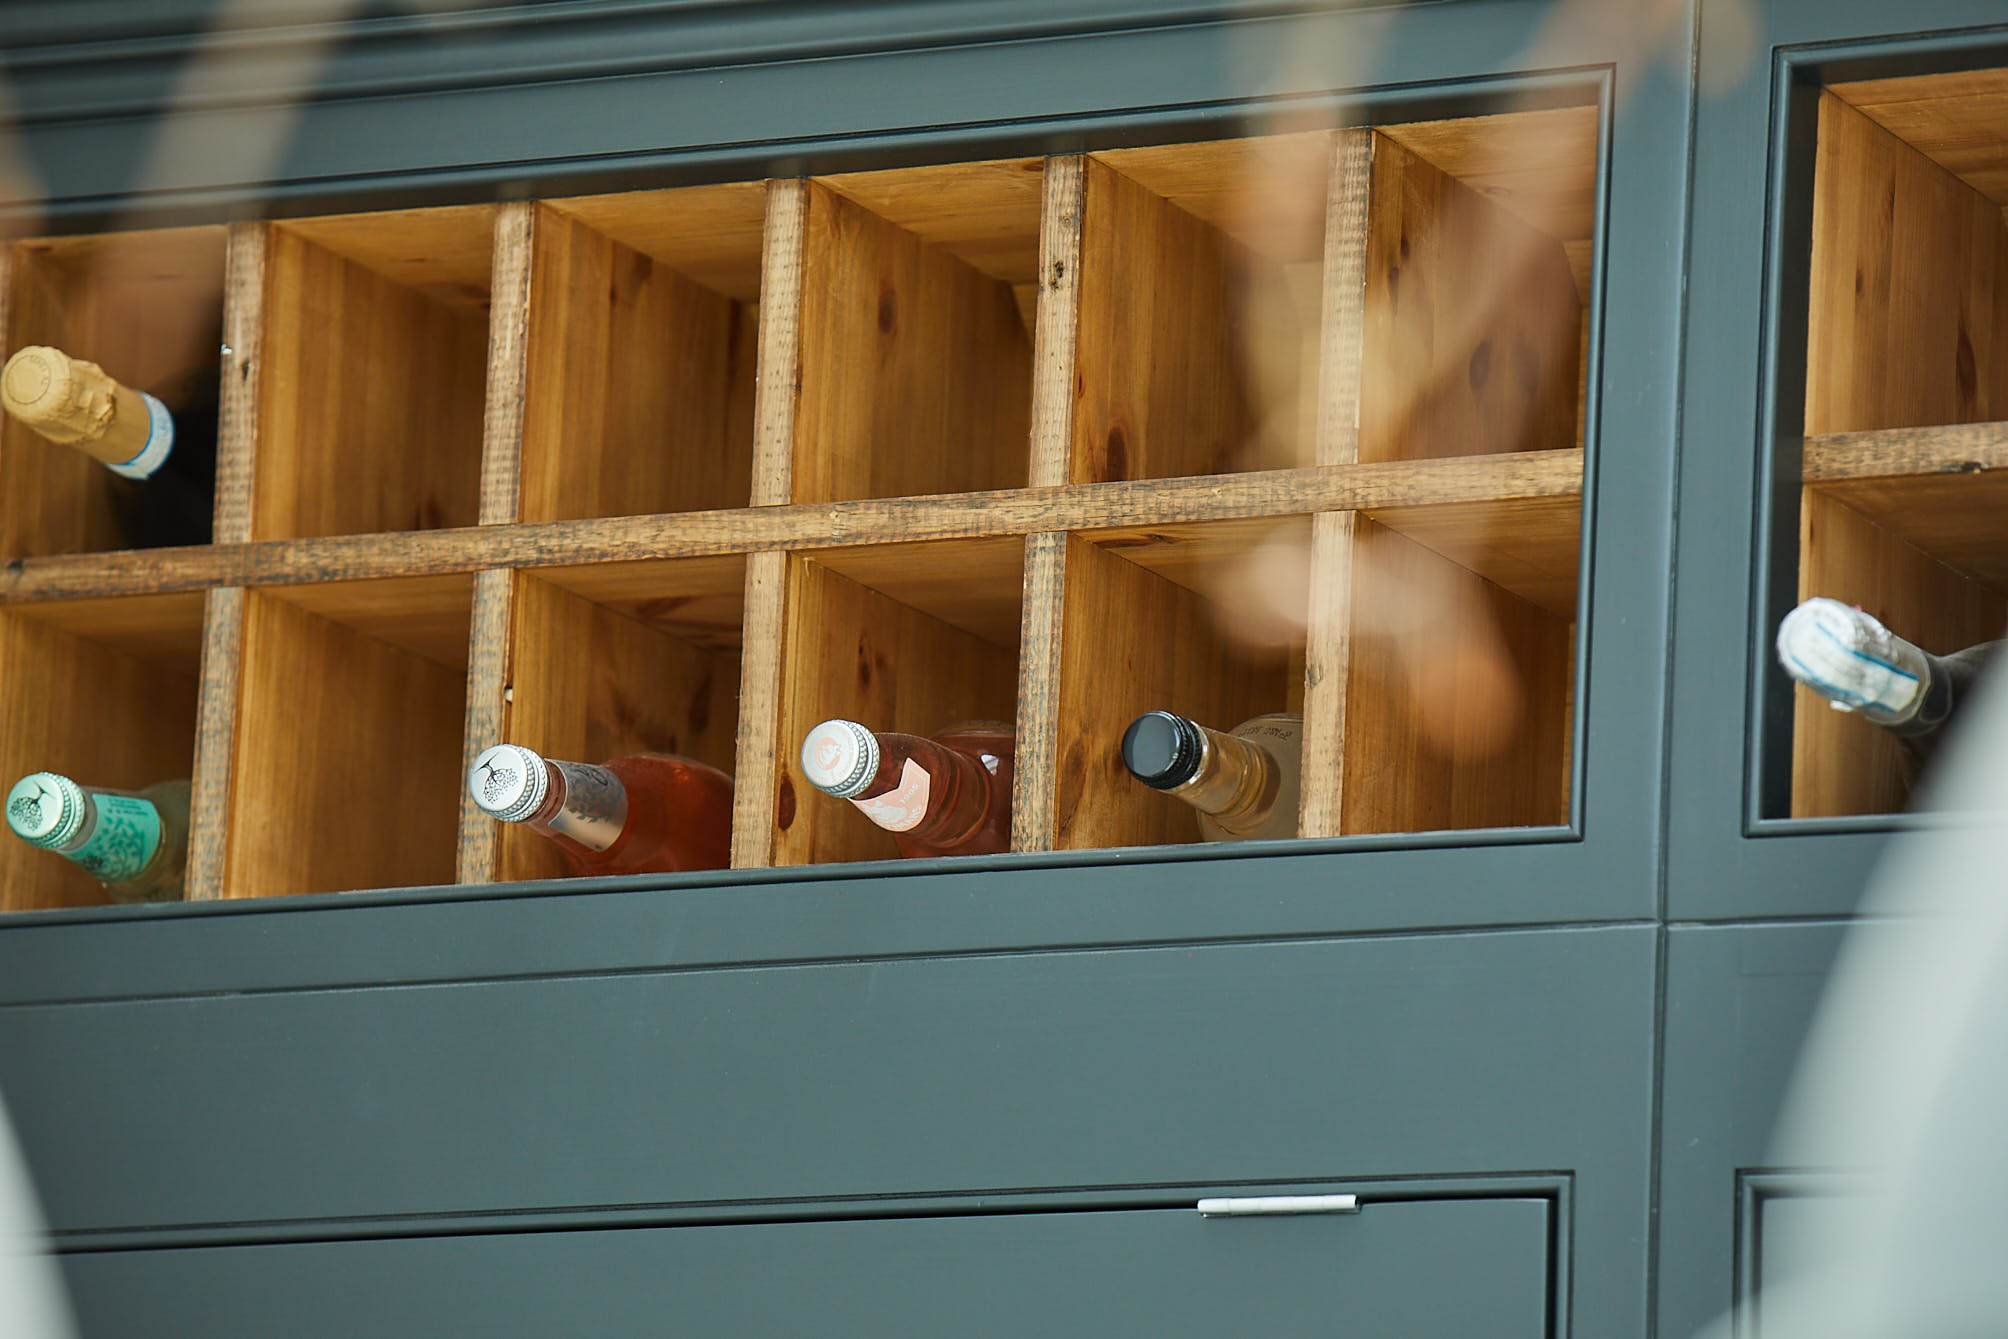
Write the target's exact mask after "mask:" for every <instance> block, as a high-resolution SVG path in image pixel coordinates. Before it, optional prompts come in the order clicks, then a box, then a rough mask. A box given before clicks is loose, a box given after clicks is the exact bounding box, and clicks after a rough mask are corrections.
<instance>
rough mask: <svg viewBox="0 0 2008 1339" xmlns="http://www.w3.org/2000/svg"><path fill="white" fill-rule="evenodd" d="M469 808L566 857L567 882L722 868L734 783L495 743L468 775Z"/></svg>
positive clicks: (669, 766) (703, 773) (671, 765)
mask: <svg viewBox="0 0 2008 1339" xmlns="http://www.w3.org/2000/svg"><path fill="white" fill-rule="evenodd" d="M467 788H468V792H469V793H470V794H471V795H473V797H474V803H475V804H476V805H478V806H480V808H481V811H482V812H483V813H485V814H487V815H489V816H490V817H491V818H494V819H497V820H498V821H500V822H504V823H522V824H524V825H525V826H527V827H528V828H529V829H530V830H531V831H532V832H536V833H539V834H541V835H542V836H544V837H545V838H546V839H547V840H549V841H550V843H551V844H552V845H553V846H555V847H557V848H558V850H559V851H560V852H562V853H563V854H564V857H565V863H566V864H567V865H569V866H570V867H571V869H572V872H573V873H574V874H660V873H666V872H672V871H676V870H685V869H723V868H724V867H725V866H726V865H727V864H729V863H730V862H731V858H732V778H731V777H729V776H727V775H725V773H723V772H721V771H719V770H718V769H717V768H716V767H711V766H707V765H706V764H704V763H701V762H696V761H694V760H692V759H690V758H679V757H676V756H674V755H671V754H665V753H637V754H634V755H632V756H630V757H626V758H616V759H614V760H613V761H612V762H609V763H606V764H603V765H601V766H593V765H591V764H588V763H577V762H559V761H557V760H556V759H552V758H545V757H543V756H542V755H541V754H539V753H537V752H536V750H534V749H527V748H524V747H523V746H522V745H520V744H497V745H495V747H493V748H491V749H486V750H484V751H483V752H482V754H481V756H480V757H478V758H476V759H475V760H474V768H473V770H472V771H470V772H469V773H468V774H467Z"/></svg>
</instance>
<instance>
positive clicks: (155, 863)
mask: <svg viewBox="0 0 2008 1339" xmlns="http://www.w3.org/2000/svg"><path fill="white" fill-rule="evenodd" d="M7 826H9V827H11V828H12V829H14V835H15V836H17V837H19V838H20V839H21V840H22V841H25V842H27V843H29V844H30V845H33V846H39V847H41V848H42V849H44V850H47V851H53V852H55V853H56V854H57V855H59V856H62V857H63V858H64V859H65V860H69V861H72V862H74V863H75V864H78V865H81V866H82V867H83V868H84V869H86V870H88V871H89V872H90V875H91V877H92V878H94V879H96V880H97V881H98V882H99V883H101V884H103V885H104V886H105V892H106V893H107V894H108V895H109V896H110V897H111V900H112V901H114V902H174V901H179V900H180V898H181V890H182V875H183V873H184V871H185V870H186V868H187V865H188V782H187V781H185V780H182V781H163V782H160V783H159V784H157V785H152V786H148V787H146V788H145V789H143V790H112V789H110V788H108V787H104V786H80V785H78V784H77V783H76V782H75V781H72V780H71V779H70V778H69V777H66V776H62V775H60V774H58V773H55V772H31V773H29V774H28V775H27V776H24V777H22V778H21V779H20V780H19V781H17V782H15V783H14V789H13V790H11V791H9V792H8V795H7Z"/></svg>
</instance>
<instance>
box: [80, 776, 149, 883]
mask: <svg viewBox="0 0 2008 1339" xmlns="http://www.w3.org/2000/svg"><path fill="white" fill-rule="evenodd" d="M93 800H94V801H95V803H96V806H97V811H98V821H97V824H96V825H95V826H94V827H92V829H91V835H90V836H88V837H86V838H84V843H83V845H81V846H79V847H78V848H77V849H76V850H74V851H65V852H63V854H64V855H66V856H68V857H69V858H70V859H71V860H74V861H75V862H76V863H77V864H79V865H82V866H83V867H84V868H85V869H87V870H89V871H90V872H91V875H92V876H93V877H94V878H96V879H97V880H98V882H100V883H126V882H128V881H129V880H132V879H136V878H138V877H139V873H140V871H141V870H143V869H145V868H146V866H147V862H148V861H149V860H152V859H153V853H154V852H155V851H157V850H159V849H160V810H158V809H156V808H154V807H153V805H152V803H151V802H150V801H147V800H142V799H140V798H138V797H137V796H134V795H103V794H100V795H96V796H94V797H93Z"/></svg>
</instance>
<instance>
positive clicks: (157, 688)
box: [0, 107, 1597, 909]
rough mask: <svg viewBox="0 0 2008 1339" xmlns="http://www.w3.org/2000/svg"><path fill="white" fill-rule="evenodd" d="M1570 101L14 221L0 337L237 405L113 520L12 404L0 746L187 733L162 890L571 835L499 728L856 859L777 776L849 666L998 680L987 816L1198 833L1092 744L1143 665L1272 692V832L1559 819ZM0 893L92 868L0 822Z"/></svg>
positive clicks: (1580, 182)
mask: <svg viewBox="0 0 2008 1339" xmlns="http://www.w3.org/2000/svg"><path fill="white" fill-rule="evenodd" d="M1596 142H1597V110H1596V109H1595V108H1594V107H1563V108H1555V109H1543V110H1538V111H1528V112H1521V113H1513V114H1507V115H1498V116H1487V117H1479V118H1467V119H1462V120H1456V121H1439V122H1430V123H1419V124H1410V125H1401V126H1389V127H1385V128H1382V129H1377V130H1364V129H1361V130H1344V131H1337V132H1318V133H1302V134H1292V135H1282V136H1274V137H1268V138H1262V139H1252V140H1228V141H1216V142H1209V143H1201V144H1186V145H1171V146H1152V147H1143V148H1128V149H1120V150H1111V151H1107V152H1096V153H1089V154H1085V155H1069V156H1060V157H1052V158H1044V159H1040V158H1031V159H1016V160H1009V161H999V162H984V163H964V164H952V165H947V166H938V167H917V168H907V169H899V170H885V171H873V172H863V173H855V174H849V175H842V176H832V177H822V178H810V179H791V180H774V181H766V182H745V183H731V184H724V185H716V186H697V187H682V188H676V189H668V190H659V191H647V192H637V193H629V194H621V195H607V196H596V197H588V198H574V199H563V200H544V201H534V202H511V203H506V204H497V205H479V206H464V207H455V208H445V209H426V210H407V211H391V212H384V213H372V214H358V215H350V216H343V217H328V218H308V219H295V220H284V221H272V222H253V223H233V224H229V225H227V226H215V227H200V228H191V229H186V230H178V231H173V232H164V233H159V232H157V233H135V234H126V235H119V236H110V237H98V238H76V239H54V240H38V241H26V242H18V243H15V244H14V245H13V247H12V249H11V253H10V257H9V270H8V275H7V281H6V283H5V284H4V285H0V291H4V293H5V294H6V295H7V302H8V307H7V313H6V330H7V335H8V340H9V343H10V346H14V345H19V344H22V343H26V342H30V341H36V342H47V343H53V344H57V345H61V346H64V347H67V348H70V349H72V350H74V351H76V352H78V353H79V354H81V355H84V356H89V357H95V358H98V359H99V360H100V361H102V362H103V363H104V364H105V365H106V366H107V367H108V368H110V369H111V370H113V371H114V372H115V373H116V374H119V375H123V376H126V377H127V378H129V379H131V380H134V381H137V382H138V383H140V384H142V385H146V384H147V383H148V382H149V379H151V378H158V377H164V376H166V375H168V374H169V373H170V372H172V371H173V370H174V369H176V368H178V367H184V366H187V365H189V364H190V363H191V362H199V361H200V356H199V355H200V352H201V351H202V350H203V348H204V342H205V341H213V340H215V339H217V338H218V337H219V336H220V338H221V341H222V344H223V345H224V347H225V354H224V357H223V362H222V376H223V379H224V388H223V389H224V416H223V430H222V437H221V440H220V442H219V448H218V449H219V463H218V498H217V525H216V542H215V543H214V544H213V545H210V546H206V547H202V548H184V549H174V550H154V551H149V552H133V551H118V550H116V549H115V548H114V545H115V544H116V540H115V538H113V537H112V536H111V535H110V533H109V531H108V530H107V528H106V525H105V523H104V520H103V518H102V517H101V516H100V515H99V511H100V510H101V501H102V499H101V498H100V497H99V495H98V490H99V489H101V487H102V482H101V478H100V475H99V474H97V473H93V471H94V470H96V467H95V466H94V465H91V464H90V463H89V462H81V463H79V462H76V461H72V460H71V459H69V456H70V454H72V453H64V452H60V451H56V450H53V449H51V448H49V447H47V446H45V445H43V444H41V443H39V442H36V441H33V440H32V439H29V438H26V437H25V436H24V435H23V434H22V433H21V432H20V431H19V430H18V429H16V428H13V427H11V426H10V427H9V428H8V429H7V435H6V437H5V439H4V443H0V490H4V492H0V527H4V529H0V539H4V545H5V551H6V554H7V556H8V557H10V558H12V559H13V560H14V561H13V562H12V564H11V566H10V567H9V568H8V569H7V572H6V579H5V582H4V584H0V599H4V604H5V607H4V609H0V683H4V684H5V685H6V691H5V692H4V694H0V712H4V714H5V719H4V722H0V770H8V771H9V772H10V774H19V773H22V772H25V771H27V770H31V769H34V768H38V767H52V768H56V769H60V770H66V771H71V772H73V773H75V774H76V775H79V776H83V777H88V778H91V779H94V780H98V781H101V782H104V783H107V784H139V783H142V782H146V781H151V780H154V779H156V778H159V777H163V776H174V775H184V774H187V775H192V777H193V787H194V814H193V834H192V840H191V853H190V870H189V881H188V888H189V895H190V896H191V897H192V898H219V897H222V898H231V897H249V896H260V895H267V894H276V893H290V892H301V891H325V890H338V889H350V888H366V887H380V886H402V885H414V884H429V883H446V882H453V881H455V880H458V881H460V882H476V883H478V882H486V881H493V880H517V879H534V878H543V877H547V876H555V875H558V874H559V873H560V872H561V871H560V868H559V866H558V865H557V864H556V862H555V861H554V860H553V858H552V853H551V852H550V851H548V850H547V849H545V848H544V846H543V845H542V844H541V843H540V842H539V841H538V840H536V839H535V838H534V837H531V836H528V835H526V834H524V833H522V832H521V831H520V830H516V829H511V828H505V827H503V826H501V825H497V824H495V823H493V822H491V821H490V820H488V819H487V818H485V817H483V816H481V815H480V814H479V813H478V812H476V811H475V810H474V809H473V808H472V806H471V805H470V804H468V803H466V802H465V801H464V800H463V798H462V791H463V786H462V778H463V775H464V771H465V768H466V766H467V765H468V763H469V761H470V760H471V759H472V757H473V756H474V755H475V754H476V753H477V752H478V751H479V750H480V749H482V748H483V747H485V746H487V745H488V744H490V743H493V742H496V741H499V740H510V741H516V742H520V743H524V744H528V745H531V746H533V747H536V748H538V749H541V750H544V751H546V752H547V753H549V754H551V755H553V756H558V757H571V758H581V759H599V758H606V757H612V756H617V755H619V754H621V753H624V752H629V751H633V750H637V749H662V750H674V751H678V752H683V753H687V754H690V755H693V756H695V757H698V758H701V759H704V760H706V761H709V762H712V763H715V764H717V765H719V766H721V767H725V768H729V769H731V770H732V771H733V772H734V773H735V775H736V778H737V802H736V808H735V812H734V818H733V823H734V831H733V853H734V863H735V864H736V865H737V866H740V867H759V866H773V865H796V864H804V863H809V862H823V861H849V860H861V859H870V858H878V857H887V856H891V855H892V854H893V851H892V847H891V844H890V841H889V839H888V838H887V837H886V835H885V834H884V833H882V832H879V831H878V830H876V829H874V828H872V827H871V826H869V825H868V824H866V823H864V822H862V821H860V820H859V819H858V817H857V816H856V815H855V814H854V813H852V812H851V811H850V810H849V807H848V806H846V805H843V804H842V803H840V802H837V801H833V800H830V799H828V798H827V797H826V796H823V795H822V794H820V793H818V792H816V791H814V790H813V789H811V788H809V787H807V786H806V785H804V784H802V783H801V782H799V781H798V780H797V779H796V778H795V776H794V775H793V771H794V767H795V763H794V754H795V749H796V747H797V745H798V742H799V740H800V738H801V736H802V734H803V733H804V731H805V730H806V729H807V727H808V726H809V725H810V724H812V723H813V722H814V721H816V720H817V719H820V718H822V717H825V716H829V715H837V714H843V715H850V716H855V717H856V718H858V719H860V720H864V721H867V722H870V723H872V724H875V725H880V726H884V727H890V728H894V729H902V730H914V731H923V732H925V731H932V730H934V729H936V728H939V727H940V726H942V725H945V724H948V723H950V722H952V721H954V720H957V719H966V718H990V719H1001V720H1007V721H1012V722H1015V725H1016V728H1017V734H1018V772H1017V788H1016V792H1015V797H1014V810H1013V825H1012V831H1013V845H1014V847H1015V848H1016V849H1018V850H1024V851H1040V850H1074V849H1084V848H1092V847H1107V846H1120V845H1151V844H1160V843H1172V842H1185V841H1191V840H1194V839H1195V838H1196V836H1197V833H1196V831H1195V829H1194V825H1193V822H1192V817H1191V814H1190V812H1189V811H1188V810H1185V809H1183V808H1182V807H1181V806H1179V805H1178V804H1177V803H1176V802H1175V801H1172V800H1169V799H1167V798H1165V797H1163V796H1159V795H1156V794H1154V793H1152V792H1149V791H1147V790H1145V789H1144V788H1143V787H1141V786H1138V785H1136V784H1135V783H1134V782H1133V781H1131V780H1130V779H1129V778H1128V777H1127V775H1126V774H1124V773H1123V772H1122V770H1121V765H1120V761H1119V759H1118V757H1117V752H1116V742H1117V740H1118V738H1119V737H1120V733H1121V730H1122V728H1123V726H1124V725H1125V724H1126V723H1127V722H1128V721H1129V719H1130V718H1131V717H1132V716H1133V715H1134V714H1135V713H1137V712H1139V711H1141V710H1144V709H1146V708H1149V707H1158V706H1162V707H1169V708H1172V709H1176V710H1181V711H1185V712H1188V713H1191V714H1193V715H1195V716H1197V717H1199V718H1201V719H1203V720H1206V721H1209V722H1214V723H1217V724H1220V725H1223V726H1227V725H1232V724H1234V723H1235V722H1236V721H1238V720H1240V719H1242V718H1243V717H1245V716H1248V715H1252V714H1254V713H1256V712H1260V711H1266V710H1279V709H1286V708H1287V709H1301V710H1302V711H1303V712H1304V713H1305V717H1306V722H1307V724H1306V731H1307V733H1306V744H1307V749H1306V759H1307V764H1306V768H1305V779H1304V787H1303V790H1304V797H1303V808H1302V828H1301V830H1302V832H1303V833H1304V834H1305V835H1307V836H1327V835H1336V834H1346V833H1384V832H1413V831H1422V830H1428V829H1440V828H1471V827H1491V826H1500V825H1546V824H1556V823H1561V822H1565V821H1566V820H1567V817H1568V794H1569V759H1570V753H1571V744H1570V729H1571V726H1570V722H1571V719H1572V714H1573V709H1572V703H1573V700H1574V693H1575V684H1574V674H1575V671H1574V666H1575V653H1574V637H1575V620H1576V608H1577V570H1578V565H1579V550H1580V535H1581V517H1582V479H1583V459H1584V458H1583V450H1582V430H1583V424H1582V414H1583V408H1582V406H1583V401H1584V392H1583V387H1584V365H1585V356H1584V350H1585V343H1584V341H1585V340H1586V338H1587V335H1586V330H1587V321H1586V318H1585V315H1584V313H1585V301H1586V298H1585V295H1586V294H1587V292H1588V291H1589V279H1590V274H1591V268H1592V264H1591V262H1592V257H1591V233H1592V217H1593V205H1592V202H1593V200H1594V197H1595V185H1596V182H1595V176H1596V171H1595V163H1596ZM1286 186H1287V189H1285V187H1286ZM1304 200H1308V201H1309V206H1308V207H1304V208H1300V207H1298V205H1299V204H1301V202H1302V201H1304ZM1293 201H1294V202H1296V203H1293ZM104 257H110V258H112V259H111V261H110V262H106V261H104V260H103V258H104ZM1251 350H1254V351H1255V352H1254V353H1251ZM1258 355H1259V356H1258ZM1264 604H1269V605H1275V606H1276V608H1277V609H1278V610H1280V615H1279V616H1278V617H1276V618H1273V619H1272V620H1271V621H1272V623H1274V625H1275V626H1276V627H1280V628H1282V629H1285V630H1286V631H1285V632H1284V633H1283V634H1282V635H1281V636H1272V637H1270V638H1269V640H1267V641H1265V642H1262V643H1260V644H1259V645H1258V644H1257V642H1256V641H1254V640H1251V639H1250V637H1249V636H1248V635H1245V634H1244V633H1243V632H1241V631H1238V630H1237V628H1236V625H1234V624H1232V623H1230V622H1224V621H1223V620H1222V619H1221V618H1220V617H1219V616H1218V615H1219V614H1220V612H1221V611H1222V610H1223V609H1225V610H1227V611H1228V612H1230V613H1239V614H1246V613H1248V612H1249V611H1250V610H1251V609H1253V608H1256V607H1257V606H1261V605H1264ZM1418 648H1420V651H1421V652H1426V654H1424V653H1419V650H1418ZM1473 667H1476V668H1475V669H1474V668H1473ZM0 889H4V897H5V906H6V907H8V908H10V909H12V908H32V907H51V906H59V905H67V904H77V903H84V902H88V901H91V900H94V899H95V897H96V890H95V888H94V887H93V886H92V885H91V884H90V882H89V880H88V879H86V878H84V876H82V875H81V874H80V873H79V872H77V871H75V870H73V869H71V868H70V867H69V866H68V865H67V864H66V863H65V862H62V861H60V860H56V859H53V858H50V857H48V856H47V855H45V854H43V853H40V852H36V851H33V850H31V849H29V848H27V847H25V846H24V845H22V844H20V843H15V842H9V843H0Z"/></svg>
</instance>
